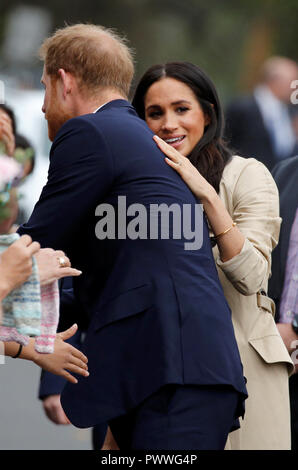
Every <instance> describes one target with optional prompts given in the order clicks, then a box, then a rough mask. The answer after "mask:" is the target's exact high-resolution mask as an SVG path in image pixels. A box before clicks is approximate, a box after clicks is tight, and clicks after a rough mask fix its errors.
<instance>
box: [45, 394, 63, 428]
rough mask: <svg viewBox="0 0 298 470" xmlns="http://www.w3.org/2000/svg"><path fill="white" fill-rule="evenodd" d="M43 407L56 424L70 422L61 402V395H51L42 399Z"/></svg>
mask: <svg viewBox="0 0 298 470" xmlns="http://www.w3.org/2000/svg"><path fill="white" fill-rule="evenodd" d="M42 404H43V409H44V411H45V413H46V415H47V417H48V418H49V420H50V421H52V422H53V423H55V424H70V421H69V419H68V418H67V416H66V414H65V413H64V410H63V408H62V405H61V402H60V395H49V396H47V397H46V398H44V399H43V400H42Z"/></svg>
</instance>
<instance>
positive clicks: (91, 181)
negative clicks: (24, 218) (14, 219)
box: [18, 116, 113, 258]
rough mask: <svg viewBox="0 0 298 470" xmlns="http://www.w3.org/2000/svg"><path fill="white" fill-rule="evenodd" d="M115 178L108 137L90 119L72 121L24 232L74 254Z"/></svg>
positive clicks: (65, 128)
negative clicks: (80, 234) (81, 232)
mask: <svg viewBox="0 0 298 470" xmlns="http://www.w3.org/2000/svg"><path fill="white" fill-rule="evenodd" d="M112 180H113V161H112V156H111V154H110V152H109V149H108V147H107V145H106V143H105V139H104V137H103V135H102V134H101V133H100V131H99V130H98V128H96V127H95V125H94V124H93V122H92V121H91V120H90V117H89V120H88V119H87V117H84V116H82V117H78V118H74V119H70V120H69V121H67V123H66V124H64V125H63V126H62V128H61V129H60V131H59V132H58V134H57V136H56V138H55V141H54V143H53V145H52V149H51V154H50V166H49V173H48V181H47V184H46V185H45V187H44V188H43V191H42V193H41V196H40V199H39V201H38V202H37V204H36V206H35V208H34V210H33V213H32V215H31V217H30V219H29V221H28V222H27V223H26V224H24V225H22V226H21V227H20V228H19V230H18V232H19V233H20V235H22V234H24V233H27V234H29V235H30V236H31V237H32V239H33V240H35V241H38V242H39V243H40V244H41V246H42V247H50V248H54V249H60V250H63V251H66V253H67V255H68V256H69V257H70V258H71V239H72V238H73V236H74V235H75V234H76V233H77V232H78V229H79V228H80V227H82V226H83V225H84V223H85V221H86V219H87V218H88V216H90V215H91V214H92V215H94V210H95V207H96V205H97V204H99V203H100V201H101V199H102V198H103V197H104V195H105V193H106V192H107V190H108V188H109V186H110V184H111V182H112Z"/></svg>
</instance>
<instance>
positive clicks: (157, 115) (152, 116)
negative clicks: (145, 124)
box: [148, 111, 161, 119]
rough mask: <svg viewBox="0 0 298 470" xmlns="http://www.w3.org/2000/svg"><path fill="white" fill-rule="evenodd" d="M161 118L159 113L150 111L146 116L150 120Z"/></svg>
mask: <svg viewBox="0 0 298 470" xmlns="http://www.w3.org/2000/svg"><path fill="white" fill-rule="evenodd" d="M160 116H161V111H151V113H149V114H148V117H150V118H151V119H157V118H159V117H160Z"/></svg>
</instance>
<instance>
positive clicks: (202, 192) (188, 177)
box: [153, 135, 216, 204]
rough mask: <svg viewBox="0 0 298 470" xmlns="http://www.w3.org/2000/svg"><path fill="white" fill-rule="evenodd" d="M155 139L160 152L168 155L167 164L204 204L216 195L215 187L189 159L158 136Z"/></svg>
mask: <svg viewBox="0 0 298 470" xmlns="http://www.w3.org/2000/svg"><path fill="white" fill-rule="evenodd" d="M153 139H154V141H155V142H156V144H157V145H158V147H159V148H160V150H161V151H162V152H163V153H164V154H165V155H166V158H165V161H166V163H167V164H168V165H169V166H171V167H172V168H173V169H174V170H175V171H177V173H178V174H179V175H180V176H181V178H182V179H183V181H184V182H185V183H186V184H187V186H188V187H189V189H190V190H191V191H192V192H193V194H194V195H195V196H196V197H197V198H198V199H200V201H201V202H202V204H204V202H205V201H209V200H210V198H213V197H214V195H216V192H215V190H214V188H213V186H211V184H209V183H208V181H207V180H206V179H205V178H204V177H203V176H202V175H201V174H200V172H199V171H198V170H197V169H196V167H195V166H194V165H193V164H192V163H191V162H190V160H189V159H188V158H187V157H184V156H183V155H182V154H181V153H180V152H178V150H176V149H174V148H173V147H172V146H171V145H169V144H167V143H166V142H165V141H164V140H162V139H161V138H160V137H158V136H157V135H155V136H154V137H153Z"/></svg>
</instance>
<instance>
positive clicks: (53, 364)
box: [33, 325, 89, 384]
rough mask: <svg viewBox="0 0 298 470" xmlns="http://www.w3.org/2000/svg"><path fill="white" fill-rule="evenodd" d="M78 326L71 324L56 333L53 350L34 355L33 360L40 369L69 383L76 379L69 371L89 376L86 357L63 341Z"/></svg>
mask: <svg viewBox="0 0 298 470" xmlns="http://www.w3.org/2000/svg"><path fill="white" fill-rule="evenodd" d="M77 329H78V326H77V325H73V326H72V327H71V328H68V330H65V331H63V332H62V333H58V334H57V335H56V339H55V343H54V352H53V353H51V354H39V353H36V354H35V355H34V359H33V361H34V362H35V364H37V365H38V366H40V367H41V368H42V369H45V370H47V371H48V372H51V373H52V374H56V375H60V376H61V377H64V378H65V379H66V380H68V381H69V382H71V383H74V384H76V383H77V382H78V380H77V379H76V378H75V377H74V376H73V375H71V373H70V372H73V373H75V374H79V375H83V376H84V377H88V376H89V372H88V366H87V362H88V359H87V357H86V356H85V355H84V354H83V353H82V352H81V351H79V350H78V349H76V348H75V347H74V346H71V344H68V343H66V342H65V341H66V340H67V339H69V338H71V337H72V336H73V335H74V334H75V333H76V332H77Z"/></svg>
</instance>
